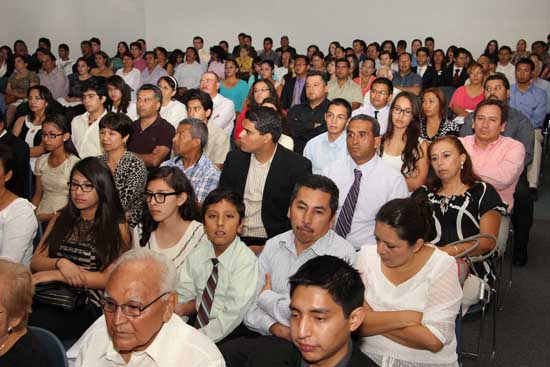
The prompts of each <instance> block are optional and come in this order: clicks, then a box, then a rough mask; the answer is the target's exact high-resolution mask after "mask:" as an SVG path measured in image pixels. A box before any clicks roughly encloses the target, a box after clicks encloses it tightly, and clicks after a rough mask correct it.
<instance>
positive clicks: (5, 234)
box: [0, 198, 38, 266]
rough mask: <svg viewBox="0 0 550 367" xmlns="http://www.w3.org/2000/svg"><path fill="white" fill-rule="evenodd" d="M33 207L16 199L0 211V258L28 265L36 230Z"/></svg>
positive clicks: (27, 202)
mask: <svg viewBox="0 0 550 367" xmlns="http://www.w3.org/2000/svg"><path fill="white" fill-rule="evenodd" d="M34 209H35V206H34V205H32V204H31V203H30V202H29V201H28V200H26V199H23V198H17V199H15V200H14V201H12V202H11V203H10V204H9V205H8V206H7V207H5V208H4V209H2V210H1V211H0V258H4V259H8V260H10V261H13V262H16V263H20V264H23V265H27V266H28V265H29V264H30V263H31V258H32V250H33V247H32V246H33V240H34V237H35V236H36V231H37V229H38V222H37V221H36V216H35V214H34Z"/></svg>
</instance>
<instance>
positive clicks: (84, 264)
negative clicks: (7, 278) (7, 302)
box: [29, 157, 130, 339]
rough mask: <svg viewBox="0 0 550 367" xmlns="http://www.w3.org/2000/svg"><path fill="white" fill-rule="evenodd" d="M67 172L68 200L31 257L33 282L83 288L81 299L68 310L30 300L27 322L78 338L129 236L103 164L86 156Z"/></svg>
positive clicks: (97, 306)
mask: <svg viewBox="0 0 550 367" xmlns="http://www.w3.org/2000/svg"><path fill="white" fill-rule="evenodd" d="M70 177H71V179H70V181H69V190H70V200H69V203H68V204H67V206H66V207H65V208H63V209H62V210H61V212H59V214H57V215H56V216H55V217H53V218H52V220H51V221H50V223H49V224H48V227H47V228H46V231H45V232H44V236H43V237H42V239H41V241H40V244H39V245H38V248H37V249H36V251H35V253H34V255H33V258H32V261H31V270H32V271H33V272H34V275H33V278H34V282H35V284H40V283H45V282H52V281H56V282H61V283H64V284H65V286H66V287H68V288H69V289H70V290H77V289H83V291H84V292H85V297H86V302H85V304H84V305H81V306H80V307H75V309H74V310H72V311H66V310H64V309H60V308H56V307H55V306H54V305H52V304H49V303H46V302H43V301H38V300H36V299H35V302H34V306H33V313H32V315H31V318H30V321H29V324H30V325H33V326H39V327H42V328H45V329H47V330H50V331H51V332H53V333H54V334H56V335H57V337H59V338H60V339H74V338H78V337H80V336H81V335H82V334H83V333H84V331H86V329H87V328H88V327H89V326H90V325H91V324H92V323H93V322H94V321H95V320H96V319H97V318H98V317H99V316H100V315H101V305H100V298H101V294H102V290H103V289H104V288H105V284H106V283H107V279H108V277H109V273H110V271H111V269H112V266H113V264H114V262H115V261H116V260H117V259H118V257H119V256H120V255H121V254H122V253H123V252H124V251H126V250H127V249H128V244H129V240H130V235H129V232H128V224H127V223H126V219H125V217H124V210H123V209H122V205H121V204H120V200H119V198H118V194H117V190H116V186H115V183H114V181H113V176H112V175H111V171H110V170H109V167H108V166H107V165H106V164H105V163H104V162H103V161H102V160H101V159H99V158H97V157H88V158H85V159H83V160H81V161H80V162H78V163H77V164H76V165H75V166H74V167H73V169H72V171H71V175H70Z"/></svg>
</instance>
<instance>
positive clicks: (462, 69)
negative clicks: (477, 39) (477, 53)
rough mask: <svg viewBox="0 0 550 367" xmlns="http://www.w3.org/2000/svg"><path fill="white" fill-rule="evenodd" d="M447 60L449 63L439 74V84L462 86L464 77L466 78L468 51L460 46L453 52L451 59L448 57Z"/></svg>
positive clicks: (464, 80)
mask: <svg viewBox="0 0 550 367" xmlns="http://www.w3.org/2000/svg"><path fill="white" fill-rule="evenodd" d="M434 57H435V54H434ZM448 61H449V62H450V64H449V65H448V66H447V67H445V68H444V69H443V73H442V75H441V86H445V87H454V88H458V87H461V86H463V85H464V83H465V82H466V79H468V73H467V71H466V69H467V66H468V51H466V49H464V48H462V47H460V48H458V49H457V50H456V51H455V52H453V56H452V59H451V58H449V60H448Z"/></svg>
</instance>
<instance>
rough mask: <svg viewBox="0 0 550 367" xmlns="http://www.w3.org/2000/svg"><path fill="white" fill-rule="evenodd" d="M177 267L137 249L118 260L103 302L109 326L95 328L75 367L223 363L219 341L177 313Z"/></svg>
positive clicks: (200, 366) (207, 366)
mask: <svg viewBox="0 0 550 367" xmlns="http://www.w3.org/2000/svg"><path fill="white" fill-rule="evenodd" d="M176 281H177V278H176V268H175V266H174V264H173V263H172V262H171V261H170V260H169V259H168V258H166V257H165V256H164V255H162V254H159V253H156V252H154V251H152V250H149V249H145V248H137V249H133V250H130V251H128V252H126V253H125V254H124V255H122V256H121V257H120V259H119V261H118V263H117V264H116V265H115V268H114V269H113V271H112V273H111V275H110V276H109V280H108V282H107V286H106V288H105V294H104V297H103V298H102V301H101V304H102V307H103V312H104V315H105V321H106V322H105V325H101V326H98V327H96V328H95V329H94V330H93V331H91V333H90V335H89V337H87V338H86V341H85V343H84V345H83V347H82V348H81V349H80V352H79V355H78V358H77V360H76V366H78V367H81V366H82V367H84V366H94V367H107V366H109V367H111V366H140V367H149V366H151V367H153V366H154V367H172V366H174V367H175V366H181V365H184V364H185V366H196V367H224V366H225V362H224V359H223V357H222V355H221V354H220V352H219V351H218V349H217V348H216V346H215V344H214V343H213V342H212V341H211V340H210V339H209V338H208V337H207V336H205V335H204V334H202V333H200V332H199V331H197V330H195V329H194V328H193V327H191V326H189V325H187V324H185V323H184V322H183V321H182V320H181V319H180V318H179V317H178V316H177V315H176V314H174V308H175V305H176V302H177V295H176V293H175V290H176Z"/></svg>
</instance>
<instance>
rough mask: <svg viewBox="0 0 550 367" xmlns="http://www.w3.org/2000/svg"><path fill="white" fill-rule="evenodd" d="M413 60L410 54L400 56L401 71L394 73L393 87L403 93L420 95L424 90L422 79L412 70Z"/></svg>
mask: <svg viewBox="0 0 550 367" xmlns="http://www.w3.org/2000/svg"><path fill="white" fill-rule="evenodd" d="M411 62H412V58H411V54H409V53H408V52H403V53H402V54H401V55H400V56H399V70H398V71H394V72H393V80H392V82H393V85H394V87H397V88H399V89H400V90H401V91H404V92H409V93H412V94H414V95H419V94H420V91H421V90H422V83H423V81H422V77H421V76H420V75H418V74H417V73H415V72H414V71H413V70H412V66H411Z"/></svg>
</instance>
